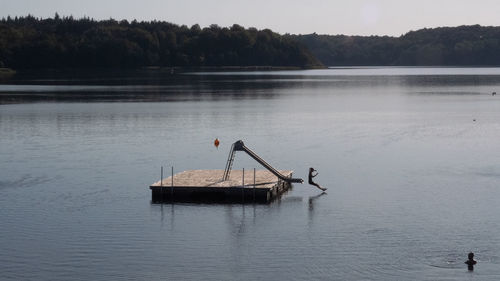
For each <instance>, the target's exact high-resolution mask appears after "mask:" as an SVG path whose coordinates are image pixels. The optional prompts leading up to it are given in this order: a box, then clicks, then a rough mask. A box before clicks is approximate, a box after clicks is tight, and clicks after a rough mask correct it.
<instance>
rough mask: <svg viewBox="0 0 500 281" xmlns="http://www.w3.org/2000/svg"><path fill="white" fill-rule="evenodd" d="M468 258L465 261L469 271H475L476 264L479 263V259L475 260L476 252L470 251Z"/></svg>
mask: <svg viewBox="0 0 500 281" xmlns="http://www.w3.org/2000/svg"><path fill="white" fill-rule="evenodd" d="M468 258H469V259H468V260H467V261H466V262H465V264H467V268H468V269H469V271H473V270H474V265H475V264H476V263H477V261H475V260H474V253H472V252H470V253H469V255H468Z"/></svg>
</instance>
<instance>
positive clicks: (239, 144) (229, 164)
mask: <svg viewBox="0 0 500 281" xmlns="http://www.w3.org/2000/svg"><path fill="white" fill-rule="evenodd" d="M236 151H244V152H246V153H247V154H248V155H250V157H252V158H253V159H255V161H257V162H259V164H261V165H262V166H264V167H265V168H266V169H268V170H269V171H270V172H271V173H273V174H274V175H275V176H277V177H278V178H279V179H281V180H283V181H286V182H297V183H303V182H304V180H302V179H300V178H289V177H286V176H284V175H282V174H281V173H280V172H279V171H278V170H276V169H275V168H273V167H272V166H271V165H269V163H267V162H266V161H264V159H262V158H260V157H259V156H258V155H257V154H255V153H254V152H253V151H252V150H250V149H249V148H248V147H246V146H245V144H244V143H243V141H241V140H239V141H237V142H235V143H233V145H232V146H231V151H230V152H229V157H228V158H227V163H226V169H225V170H224V176H223V178H222V180H224V181H225V180H228V179H229V174H231V169H232V168H233V162H234V155H235V152H236Z"/></svg>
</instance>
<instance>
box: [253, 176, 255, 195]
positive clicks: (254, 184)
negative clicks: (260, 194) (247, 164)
mask: <svg viewBox="0 0 500 281" xmlns="http://www.w3.org/2000/svg"><path fill="white" fill-rule="evenodd" d="M253 202H254V203H255V168H253Z"/></svg>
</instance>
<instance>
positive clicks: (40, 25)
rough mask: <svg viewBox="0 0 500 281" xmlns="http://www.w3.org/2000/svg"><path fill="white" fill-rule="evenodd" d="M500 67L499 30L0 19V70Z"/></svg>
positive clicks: (460, 27)
mask: <svg viewBox="0 0 500 281" xmlns="http://www.w3.org/2000/svg"><path fill="white" fill-rule="evenodd" d="M322 64H323V65H327V66H362V65H381V66H382V65H387V66H425V65H444V66H447V65H448V66H451V65H457V66H458V65H485V66H488V65H490V66H491V65H500V27H483V26H479V25H474V26H459V27H441V28H434V29H421V30H418V31H411V32H409V33H407V34H404V35H402V36H400V37H389V36H346V35H318V34H315V33H314V34H308V35H290V34H286V35H280V34H277V33H274V32H272V31H271V30H269V29H264V30H257V29H255V28H247V29H245V28H243V27H241V26H239V25H237V24H234V25H233V26H231V27H219V26H217V25H211V26H209V27H205V28H201V27H200V26H199V25H197V24H195V25H193V26H191V27H187V26H185V25H182V26H179V25H176V24H172V23H168V22H164V21H147V22H144V21H141V22H138V21H135V20H134V21H131V22H129V21H127V20H122V21H116V20H113V19H109V20H103V21H95V20H93V19H90V18H81V19H74V18H73V17H71V16H69V17H60V16H59V15H58V14H56V15H55V16H54V17H53V18H48V19H39V18H35V17H33V16H26V17H15V18H11V17H7V18H3V19H2V20H0V67H10V68H14V69H23V68H63V67H78V68H79V67H132V68H133V67H143V66H166V67H177V66H178V67H220V66H243V67H245V66H276V67H303V68H308V67H317V66H321V65H322Z"/></svg>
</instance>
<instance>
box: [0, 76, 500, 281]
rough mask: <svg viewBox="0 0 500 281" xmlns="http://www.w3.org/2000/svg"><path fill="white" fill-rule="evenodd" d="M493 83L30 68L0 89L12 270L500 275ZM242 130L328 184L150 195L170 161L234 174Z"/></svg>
mask: <svg viewBox="0 0 500 281" xmlns="http://www.w3.org/2000/svg"><path fill="white" fill-rule="evenodd" d="M493 92H499V93H500V68H332V69H323V70H303V71H302V70H301V71H269V72H219V73H209V72H207V73H203V72H200V73H190V74H173V75H172V74H170V73H164V72H162V71H146V70H144V71H123V72H111V71H101V72H92V73H85V72H71V71H68V72H65V73H20V74H19V75H18V76H17V77H16V78H15V79H14V80H11V81H4V82H3V84H0V136H1V137H0V159H1V161H0V206H1V208H0V279H2V280H498V279H499V278H500V235H499V233H500V216H499V215H498V214H500V149H499V148H500V142H499V141H500V96H499V95H497V96H494V95H492V93H493ZM215 138H218V139H219V140H220V142H221V144H220V146H219V148H218V149H216V148H215V147H214V146H213V141H214V139H215ZM240 139H241V140H243V141H244V142H245V144H246V145H247V146H248V147H249V148H251V149H252V150H254V151H255V152H256V153H257V154H259V155H260V156H261V157H262V158H264V159H265V160H266V161H267V162H269V163H271V164H272V165H273V166H274V167H276V168H278V169H290V170H294V171H295V172H294V176H297V177H302V178H304V179H307V172H308V168H309V167H314V168H315V169H316V170H318V172H319V175H318V176H317V177H316V178H315V180H316V181H317V182H318V183H320V184H321V185H323V186H325V187H327V188H328V191H327V192H326V193H324V194H322V193H321V191H319V190H318V189H316V188H315V187H313V186H310V185H308V184H294V186H293V189H292V190H291V191H290V192H288V193H286V194H285V195H284V196H283V197H282V198H281V199H280V200H277V201H275V202H273V203H271V204H269V205H260V204H257V205H253V204H246V205H241V204H231V205H218V204H187V203H183V204H181V203H178V204H152V203H151V193H150V190H149V188H148V187H149V185H150V184H152V183H153V182H156V181H158V180H159V177H160V167H161V166H164V167H165V170H166V171H170V169H171V167H172V166H173V168H174V171H175V172H180V171H183V170H191V169H224V167H225V164H226V159H227V156H228V153H229V149H230V146H231V144H232V143H233V142H235V141H237V140H240ZM233 168H234V169H242V168H245V169H246V170H247V169H248V170H252V169H253V168H257V169H261V167H260V166H259V164H258V163H257V162H255V161H254V160H252V159H251V158H250V157H248V155H246V154H242V153H237V155H236V158H235V162H234V167H233ZM470 251H473V252H474V253H475V258H476V260H477V261H478V264H477V265H476V267H475V270H474V271H472V272H470V271H468V270H467V267H466V265H465V264H464V261H465V260H466V259H467V254H468V253H469V252H470Z"/></svg>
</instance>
